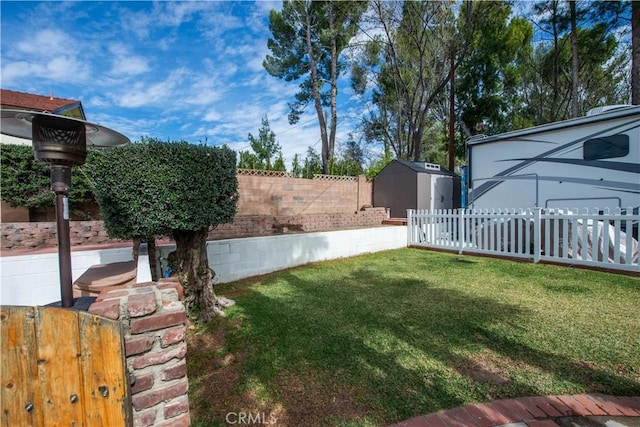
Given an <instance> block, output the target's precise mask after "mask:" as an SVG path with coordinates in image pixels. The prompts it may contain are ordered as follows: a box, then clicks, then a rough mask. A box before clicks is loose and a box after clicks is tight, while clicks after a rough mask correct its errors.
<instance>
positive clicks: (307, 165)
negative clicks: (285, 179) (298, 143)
mask: <svg viewBox="0 0 640 427" xmlns="http://www.w3.org/2000/svg"><path fill="white" fill-rule="evenodd" d="M327 166H330V165H327ZM319 173H323V169H322V161H321V160H320V155H319V154H318V152H317V151H316V150H315V149H314V148H313V147H308V148H307V157H305V159H304V166H303V167H302V177H303V178H309V179H311V178H313V175H314V174H319Z"/></svg>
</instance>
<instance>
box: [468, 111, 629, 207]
mask: <svg viewBox="0 0 640 427" xmlns="http://www.w3.org/2000/svg"><path fill="white" fill-rule="evenodd" d="M467 161H468V170H467V186H468V187H467V188H468V196H467V201H468V203H467V205H468V206H467V207H469V208H473V209H498V208H532V207H541V208H569V209H571V208H599V209H604V208H622V209H626V208H632V209H634V211H635V212H636V213H637V212H638V208H639V207H640V106H612V107H605V108H601V109H598V110H597V111H593V110H592V111H590V112H589V113H588V114H587V116H585V117H580V118H576V119H571V120H565V121H561V122H556V123H550V124H547V125H542V126H536V127H532V128H529V129H523V130H519V131H514V132H508V133H504V134H500V135H495V136H490V137H486V136H476V137H473V138H471V139H469V140H468V141H467Z"/></svg>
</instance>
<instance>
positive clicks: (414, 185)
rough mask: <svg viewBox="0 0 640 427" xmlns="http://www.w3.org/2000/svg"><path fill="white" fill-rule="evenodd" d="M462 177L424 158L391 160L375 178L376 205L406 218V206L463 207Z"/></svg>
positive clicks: (409, 207)
mask: <svg viewBox="0 0 640 427" xmlns="http://www.w3.org/2000/svg"><path fill="white" fill-rule="evenodd" d="M460 195H461V187H460V177H459V176H458V175H456V174H455V173H453V172H451V171H448V170H446V169H444V168H441V167H440V165H436V164H433V163H425V162H410V161H406V160H392V161H391V163H389V164H388V165H387V166H385V167H384V168H383V169H382V170H381V171H380V172H378V174H377V175H376V177H375V178H374V179H373V206H374V207H387V208H390V209H391V213H390V215H391V217H393V218H406V216H407V209H455V208H459V207H460Z"/></svg>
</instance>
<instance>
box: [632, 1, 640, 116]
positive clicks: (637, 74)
mask: <svg viewBox="0 0 640 427" xmlns="http://www.w3.org/2000/svg"><path fill="white" fill-rule="evenodd" d="M631 103H632V104H633V105H640V2H638V1H632V2H631Z"/></svg>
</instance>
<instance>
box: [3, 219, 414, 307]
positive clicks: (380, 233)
mask: <svg viewBox="0 0 640 427" xmlns="http://www.w3.org/2000/svg"><path fill="white" fill-rule="evenodd" d="M406 246H407V227H406V226H404V227H403V226H389V227H375V228H366V229H356V230H341V231H328V232H323V233H305V234H288V235H281V236H266V237H250V238H242V239H229V240H216V241H211V242H208V244H207V252H208V256H209V265H210V266H211V268H213V269H214V270H215V272H216V280H215V281H216V283H226V282H232V281H234V280H239V279H243V278H246V277H251V276H257V275H260V274H266V273H271V272H273V271H277V270H283V269H286V268H290V267H295V266H298V265H303V264H307V263H310V262H317V261H324V260H329V259H337V258H346V257H352V256H356V255H360V254H365V253H371V252H379V251H383V250H388V249H398V248H403V247H406ZM173 249H174V247H173V245H163V246H159V247H158V248H157V253H158V254H159V256H160V262H161V264H162V265H163V272H164V266H165V265H166V256H167V255H168V254H169V252H171V251H172V250H173ZM131 259H132V257H131V248H119V249H108V250H102V251H99V250H96V251H82V252H72V261H71V263H72V266H73V278H74V280H75V279H76V278H77V277H78V276H80V275H81V274H82V273H84V272H85V271H86V270H87V269H88V268H89V267H90V266H91V265H94V264H104V263H108V262H118V261H127V260H131ZM0 268H1V271H0V278H1V282H0V304H5V305H43V304H48V303H50V302H53V301H58V300H60V289H59V284H58V283H59V279H58V257H57V254H46V255H30V256H5V257H1V258H0Z"/></svg>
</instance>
